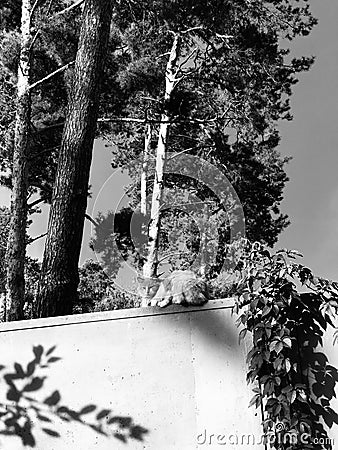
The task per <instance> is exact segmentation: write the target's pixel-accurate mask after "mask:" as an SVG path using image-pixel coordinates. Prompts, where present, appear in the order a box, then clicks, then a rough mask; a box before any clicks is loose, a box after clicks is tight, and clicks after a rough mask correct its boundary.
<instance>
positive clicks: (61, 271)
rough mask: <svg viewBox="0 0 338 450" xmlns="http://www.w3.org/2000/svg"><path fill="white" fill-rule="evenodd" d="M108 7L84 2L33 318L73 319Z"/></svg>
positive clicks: (94, 1) (97, 1)
mask: <svg viewBox="0 0 338 450" xmlns="http://www.w3.org/2000/svg"><path fill="white" fill-rule="evenodd" d="M111 17H112V2H111V1H102V0H86V1H85V6H84V11H83V20H82V26H81V31H80V39H79V46H78V51H77V55H76V61H75V67H74V74H73V82H72V87H71V99H70V104H69V107H68V112H67V117H66V121H65V126H64V130H63V136H62V142H61V148H60V154H59V161H58V168H57V173H56V180H55V185H54V191H53V198H52V205H51V209H50V214H49V222H48V231H47V239H46V244H45V251H44V255H43V262H42V267H41V275H40V280H39V288H38V294H37V299H36V311H35V315H36V316H37V317H48V316H56V315H65V314H71V313H72V305H73V302H74V301H75V300H76V298H77V286H78V282H79V275H78V261H79V256H80V250H81V242H82V234H83V226H84V218H85V212H86V207H87V196H88V182H89V173H90V165H91V160H92V149H93V142H94V136H95V129H96V122H97V114H98V106H99V93H100V79H101V76H102V66H103V62H104V60H105V54H106V50H107V44H108V38H109V31H110V22H111Z"/></svg>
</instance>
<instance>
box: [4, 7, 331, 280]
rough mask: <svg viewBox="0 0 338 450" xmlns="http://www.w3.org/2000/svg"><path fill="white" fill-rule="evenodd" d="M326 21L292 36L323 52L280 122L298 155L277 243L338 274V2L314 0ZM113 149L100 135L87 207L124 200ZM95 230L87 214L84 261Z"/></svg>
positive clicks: (40, 219) (39, 220)
mask: <svg viewBox="0 0 338 450" xmlns="http://www.w3.org/2000/svg"><path fill="white" fill-rule="evenodd" d="M310 4H311V6H312V11H313V13H314V15H315V17H317V18H318V19H319V24H318V25H317V27H315V29H314V30H313V32H312V33H311V35H310V36H307V37H304V38H298V39H297V40H296V41H295V42H293V43H292V46H291V49H292V54H293V55H295V56H302V55H304V56H311V55H314V56H316V61H315V64H314V66H313V67H312V69H311V70H310V71H309V72H307V73H305V74H302V75H301V76H300V81H299V83H298V84H297V85H296V86H295V87H294V89H293V96H292V98H291V108H292V110H291V111H292V114H293V116H294V120H293V121H292V122H284V123H281V124H280V126H279V129H280V131H281V136H282V140H281V144H280V151H281V153H282V154H283V155H288V156H292V157H293V159H292V161H291V162H290V163H289V164H288V166H287V168H286V169H287V174H288V176H289V178H290V181H289V182H288V184H287V187H286V189H285V191H284V200H283V202H282V205H281V210H282V212H283V213H286V214H288V216H289V218H290V221H291V225H290V226H289V227H288V228H287V229H286V230H285V231H284V232H283V233H282V234H281V235H280V238H279V241H278V243H277V245H276V248H284V247H286V248H293V249H297V250H299V251H300V252H301V253H302V254H303V255H304V258H303V259H302V262H303V263H304V264H305V265H307V266H308V267H310V268H311V269H312V270H313V271H314V273H315V274H316V275H319V276H323V277H326V278H330V279H335V280H337V279H338V239H337V231H338V176H337V170H338V133H337V130H338V120H337V119H338V45H337V43H338V27H337V21H338V2H337V1H336V0H311V1H310ZM110 160H111V152H110V149H109V148H106V147H105V146H104V145H103V143H102V141H96V142H95V145H94V152H93V163H92V171H91V180H90V183H91V185H92V193H93V194H92V197H91V198H90V199H89V202H88V210H87V211H88V213H89V214H90V215H92V216H93V217H95V215H96V212H97V211H99V210H101V211H107V210H109V209H114V208H115V207H116V205H117V203H118V202H120V201H121V199H122V201H123V198H124V189H123V185H124V183H125V180H126V177H125V176H124V175H123V174H121V172H114V171H113V170H112V169H111V167H110ZM0 204H4V205H8V204H9V192H8V191H5V190H4V189H2V188H0ZM47 217H48V207H47V206H45V207H43V213H42V214H41V215H37V216H36V218H35V220H34V222H33V225H32V226H31V228H30V234H31V236H33V237H34V236H37V235H40V234H41V233H43V232H44V231H45V230H46V227H47ZM91 232H92V226H91V224H90V223H89V222H88V221H86V224H85V230H84V240H83V247H82V252H81V260H80V262H81V263H83V262H84V260H86V259H87V258H93V259H95V255H94V254H93V252H92V251H91V250H90V249H89V247H88V241H89V239H90V236H91ZM43 245H44V239H40V240H38V241H36V242H35V243H33V244H32V245H31V246H30V247H29V249H28V253H29V254H30V255H31V256H33V257H36V258H41V256H42V252H43Z"/></svg>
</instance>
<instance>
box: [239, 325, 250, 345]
mask: <svg viewBox="0 0 338 450" xmlns="http://www.w3.org/2000/svg"><path fill="white" fill-rule="evenodd" d="M247 332H248V329H247V328H243V330H241V331H240V333H239V337H238V340H239V342H241V341H242V340H243V339H244V338H245V336H246V333H247Z"/></svg>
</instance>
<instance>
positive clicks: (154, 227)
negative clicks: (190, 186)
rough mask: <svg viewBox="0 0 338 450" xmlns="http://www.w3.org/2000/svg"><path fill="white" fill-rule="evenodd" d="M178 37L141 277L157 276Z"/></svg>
mask: <svg viewBox="0 0 338 450" xmlns="http://www.w3.org/2000/svg"><path fill="white" fill-rule="evenodd" d="M178 45H179V35H178V34H176V35H175V38H174V42H173V45H172V48H171V52H170V56H169V60H168V63H167V68H166V74H165V76H166V84H165V96H164V105H165V111H164V113H163V114H162V115H161V124H160V129H159V134H158V141H157V149H156V167H155V176H154V185H153V192H152V200H151V211H150V223H149V231H148V248H147V259H146V262H145V263H144V266H143V277H144V278H153V277H156V275H157V265H158V240H159V234H160V208H161V201H162V194H163V188H164V170H165V164H166V153H167V140H168V133H169V120H170V112H169V110H168V105H169V103H170V100H171V96H172V93H173V91H174V89H175V86H176V84H177V80H176V78H175V77H176V63H177V59H178ZM141 305H142V306H148V305H149V299H148V298H147V297H144V298H142V299H141Z"/></svg>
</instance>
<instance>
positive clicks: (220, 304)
mask: <svg viewBox="0 0 338 450" xmlns="http://www.w3.org/2000/svg"><path fill="white" fill-rule="evenodd" d="M234 304H235V301H234V299H233V298H231V297H230V298H222V299H217V300H209V302H208V303H206V304H205V305H203V306H188V307H185V306H180V305H170V306H167V307H166V308H159V307H151V306H149V307H144V308H128V309H117V310H114V311H103V312H96V313H85V314H74V315H69V316H57V317H47V318H43V319H32V320H20V321H14V322H5V323H0V333H4V332H8V331H23V330H29V329H35V328H50V327H60V326H66V325H76V324H82V323H91V322H93V323H94V322H108V321H114V320H125V319H133V318H135V319H136V318H141V317H152V316H163V315H167V314H186V313H191V312H198V311H200V312H203V311H211V310H215V309H231V308H232V307H233V306H234Z"/></svg>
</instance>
